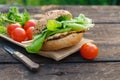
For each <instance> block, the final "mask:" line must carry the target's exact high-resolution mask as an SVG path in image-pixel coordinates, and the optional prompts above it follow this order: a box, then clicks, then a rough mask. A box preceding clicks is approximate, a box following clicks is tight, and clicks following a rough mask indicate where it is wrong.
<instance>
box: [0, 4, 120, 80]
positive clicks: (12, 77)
mask: <svg viewBox="0 0 120 80" xmlns="http://www.w3.org/2000/svg"><path fill="white" fill-rule="evenodd" d="M23 8H24V7H20V11H22V10H23ZM26 8H27V10H28V11H29V12H30V13H31V15H32V16H33V17H34V18H36V19H38V16H39V15H38V14H39V13H44V12H45V11H48V10H51V9H66V10H69V11H70V12H71V13H72V14H73V16H77V15H78V14H79V13H84V14H85V15H86V16H88V17H90V18H92V19H93V21H94V23H95V27H94V28H92V29H90V30H89V31H88V32H86V33H85V34H84V37H86V38H89V39H93V40H94V41H95V42H94V43H95V44H97V45H98V47H99V55H98V57H97V58H96V60H94V61H86V60H84V59H82V58H81V56H80V54H79V51H78V52H76V53H75V54H73V55H71V56H68V57H67V58H65V59H64V60H61V61H59V62H56V61H54V60H52V59H49V58H45V57H42V56H38V55H33V54H28V53H27V52H26V51H25V50H24V49H23V48H22V47H19V46H17V45H13V43H11V42H8V41H7V40H5V39H1V38H0V77H1V78H0V80H48V79H49V80H119V79H120V76H119V74H120V68H119V67H120V64H119V63H120V36H119V34H120V7H119V6H41V7H26ZM7 10H8V6H7V7H4V8H0V11H2V12H6V11H7ZM4 45H9V46H11V47H13V48H15V49H16V50H18V51H20V52H22V53H24V54H25V55H26V56H28V57H29V58H31V59H32V60H33V61H35V62H37V63H39V64H41V67H40V70H38V72H36V73H33V72H30V71H29V70H28V69H27V68H26V67H25V66H23V64H21V63H20V62H18V61H17V60H15V59H14V58H13V57H12V56H11V55H9V54H8V53H7V52H5V51H4V49H3V46H4Z"/></svg>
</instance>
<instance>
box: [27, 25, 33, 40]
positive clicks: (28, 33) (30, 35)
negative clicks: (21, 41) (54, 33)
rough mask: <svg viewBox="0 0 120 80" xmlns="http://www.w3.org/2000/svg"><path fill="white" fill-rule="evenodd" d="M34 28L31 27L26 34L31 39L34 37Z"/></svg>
mask: <svg viewBox="0 0 120 80" xmlns="http://www.w3.org/2000/svg"><path fill="white" fill-rule="evenodd" d="M33 30H34V27H30V28H28V29H27V31H26V34H27V37H28V39H29V40H31V39H33Z"/></svg>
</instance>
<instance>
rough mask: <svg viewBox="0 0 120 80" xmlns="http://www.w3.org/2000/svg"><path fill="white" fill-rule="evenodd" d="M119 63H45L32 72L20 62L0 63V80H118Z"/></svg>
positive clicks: (119, 72)
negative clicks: (35, 71)
mask: <svg viewBox="0 0 120 80" xmlns="http://www.w3.org/2000/svg"><path fill="white" fill-rule="evenodd" d="M119 67H120V65H119V63H96V64H94V63H86V64H84V63H83V64H79V63H78V64H75V63H74V64H46V65H42V66H41V69H40V70H39V71H38V72H37V73H32V72H30V71H29V70H28V69H26V67H24V66H23V65H22V64H13V65H11V64H5V65H4V64H3V65H0V76H1V78H0V79H1V80H48V79H49V80H119V79H120V76H119V74H120V69H119Z"/></svg>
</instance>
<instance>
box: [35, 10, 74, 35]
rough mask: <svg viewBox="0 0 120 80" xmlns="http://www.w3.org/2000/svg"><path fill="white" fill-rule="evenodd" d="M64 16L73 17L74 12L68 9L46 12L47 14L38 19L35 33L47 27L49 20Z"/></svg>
mask: <svg viewBox="0 0 120 80" xmlns="http://www.w3.org/2000/svg"><path fill="white" fill-rule="evenodd" d="M62 16H64V17H67V18H72V14H71V13H70V12H69V11H67V10H51V11H48V12H46V13H45V14H43V15H42V18H41V19H40V20H38V22H37V24H36V26H35V29H34V34H38V33H40V32H41V31H42V30H43V29H44V28H46V24H47V21H48V20H55V19H60V17H62Z"/></svg>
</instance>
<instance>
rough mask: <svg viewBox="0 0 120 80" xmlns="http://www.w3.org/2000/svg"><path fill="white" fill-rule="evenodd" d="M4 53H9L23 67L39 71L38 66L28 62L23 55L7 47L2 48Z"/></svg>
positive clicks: (30, 61)
mask: <svg viewBox="0 0 120 80" xmlns="http://www.w3.org/2000/svg"><path fill="white" fill-rule="evenodd" d="M4 49H5V51H7V52H8V53H10V54H11V55H12V56H13V57H14V58H16V59H17V60H19V61H20V62H22V63H23V64H24V65H25V66H27V67H28V68H29V69H30V70H32V71H37V70H38V69H39V64H37V63H35V62H33V61H32V60H30V59H29V58H28V57H27V56H25V55H23V54H22V53H20V52H18V51H16V50H14V49H12V48H11V47H9V46H6V45H5V46H4Z"/></svg>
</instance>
